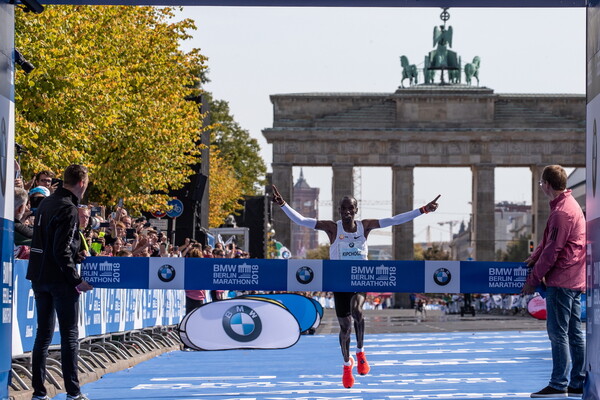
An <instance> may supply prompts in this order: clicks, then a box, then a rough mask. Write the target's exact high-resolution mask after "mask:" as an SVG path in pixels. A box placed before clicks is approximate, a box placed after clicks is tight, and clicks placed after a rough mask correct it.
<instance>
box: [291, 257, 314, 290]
mask: <svg viewBox="0 0 600 400" xmlns="http://www.w3.org/2000/svg"><path fill="white" fill-rule="evenodd" d="M287 290H289V291H298V292H303V291H313V292H320V291H322V290H323V260H288V262H287Z"/></svg>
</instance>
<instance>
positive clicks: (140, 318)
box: [12, 260, 185, 357]
mask: <svg viewBox="0 0 600 400" xmlns="http://www.w3.org/2000/svg"><path fill="white" fill-rule="evenodd" d="M26 272H27V261H25V260H15V262H14V267H13V283H14V286H13V288H14V291H13V294H14V301H13V306H12V307H13V309H12V313H13V316H14V318H13V328H12V355H13V357H14V356H18V355H21V354H23V353H26V352H29V351H31V350H32V349H33V341H34V339H35V329H36V310H35V299H34V296H33V290H32V289H31V282H30V281H29V280H27V279H25V274H26ZM184 314H185V292H183V291H182V290H165V289H152V290H142V289H117V288H100V287H98V288H96V289H94V290H92V291H90V292H87V293H83V294H82V295H81V300H80V314H79V336H80V338H85V337H90V336H97V335H103V334H107V333H116V332H126V331H131V330H136V329H144V328H148V327H153V326H164V325H173V324H178V323H179V322H180V321H181V319H182V318H183V316H184ZM52 344H60V336H59V334H58V324H57V326H56V331H55V334H54V338H53V340H52Z"/></svg>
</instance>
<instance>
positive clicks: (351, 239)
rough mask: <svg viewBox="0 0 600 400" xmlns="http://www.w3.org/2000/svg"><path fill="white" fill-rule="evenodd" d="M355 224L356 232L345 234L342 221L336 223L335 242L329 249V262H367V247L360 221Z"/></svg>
mask: <svg viewBox="0 0 600 400" xmlns="http://www.w3.org/2000/svg"><path fill="white" fill-rule="evenodd" d="M355 222H356V232H346V231H344V227H343V225H342V221H337V222H336V224H337V233H336V236H335V241H334V242H333V243H332V244H331V247H329V259H330V260H368V255H369V246H368V245H367V239H366V238H365V231H364V228H363V224H362V221H355Z"/></svg>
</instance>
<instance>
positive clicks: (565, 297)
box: [522, 165, 586, 398]
mask: <svg viewBox="0 0 600 400" xmlns="http://www.w3.org/2000/svg"><path fill="white" fill-rule="evenodd" d="M540 186H541V189H542V191H543V192H544V194H545V195H546V197H548V199H550V216H549V217H548V222H547V224H546V229H545V230H544V238H543V239H542V242H541V243H540V244H539V245H538V247H537V248H536V249H535V251H534V252H533V254H532V255H531V257H529V258H528V259H527V260H526V262H527V263H528V266H530V267H533V269H532V271H531V272H530V273H529V276H528V277H527V282H526V283H525V285H524V286H523V290H522V292H523V293H524V294H532V293H534V291H535V288H536V286H538V285H540V284H542V283H545V285H546V287H547V288H546V309H547V315H548V316H547V320H546V329H547V330H548V337H549V338H550V344H551V347H552V375H551V377H550V382H549V384H548V386H546V387H545V388H544V389H542V390H540V391H539V392H536V393H532V394H531V397H533V398H550V397H552V398H555V397H567V396H568V397H581V396H582V394H583V383H584V378H585V372H584V369H583V367H584V353H585V339H584V333H583V330H582V329H581V301H580V300H581V293H582V292H583V291H584V290H585V278H586V276H585V264H586V244H585V243H586V242H585V241H586V236H585V218H584V216H583V212H582V211H581V207H579V204H578V203H577V201H575V199H574V198H573V196H571V191H570V190H566V187H567V173H566V172H565V170H564V169H563V168H562V167H561V166H560V165H549V166H547V167H545V168H544V171H543V172H542V179H541V180H540ZM569 355H570V358H571V360H570V361H571V364H572V366H571V373H570V377H569Z"/></svg>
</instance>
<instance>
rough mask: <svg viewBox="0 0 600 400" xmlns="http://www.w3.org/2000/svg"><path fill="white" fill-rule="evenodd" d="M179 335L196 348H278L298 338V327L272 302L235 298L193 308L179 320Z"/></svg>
mask: <svg viewBox="0 0 600 400" xmlns="http://www.w3.org/2000/svg"><path fill="white" fill-rule="evenodd" d="M179 335H180V337H181V339H182V341H183V342H184V343H185V344H186V345H187V346H189V347H192V348H195V349H198V350H231V349H279V348H287V347H290V346H292V345H294V344H295V343H296V342H297V341H298V340H299V339H300V326H299V325H298V321H297V320H296V318H295V317H294V316H293V315H292V314H291V313H290V312H289V311H288V310H287V309H286V308H285V307H283V306H282V305H281V304H280V303H278V302H276V301H272V300H268V299H252V298H236V299H230V300H221V301H216V302H212V303H207V304H204V305H202V306H200V307H198V308H196V309H195V310H194V311H192V312H191V313H189V314H188V315H186V316H185V318H184V319H183V320H182V322H181V324H180V326H179Z"/></svg>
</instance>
